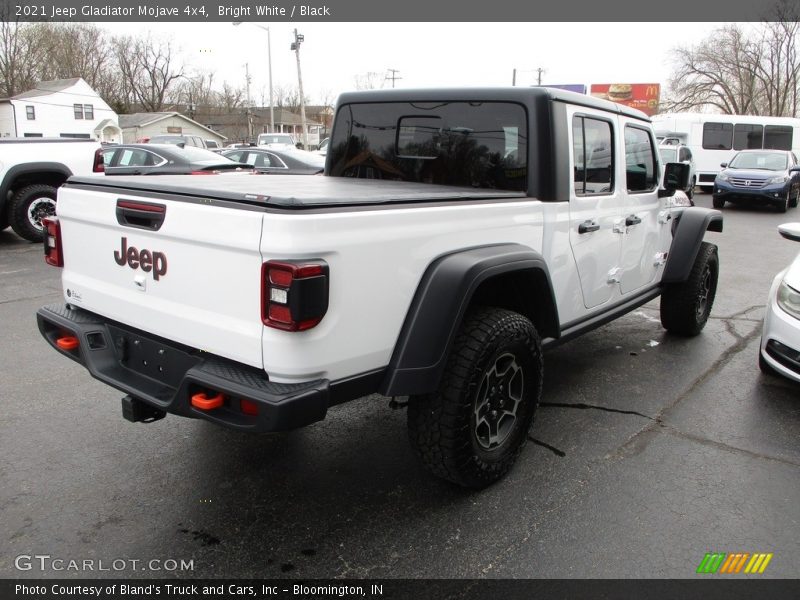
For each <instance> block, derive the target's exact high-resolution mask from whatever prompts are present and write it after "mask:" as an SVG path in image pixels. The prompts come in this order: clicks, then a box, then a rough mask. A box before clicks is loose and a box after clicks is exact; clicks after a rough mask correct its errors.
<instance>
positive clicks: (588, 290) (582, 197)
mask: <svg viewBox="0 0 800 600" xmlns="http://www.w3.org/2000/svg"><path fill="white" fill-rule="evenodd" d="M567 115H568V118H570V120H571V131H572V140H571V142H572V144H571V154H572V156H571V161H570V162H571V167H572V178H571V179H572V190H571V192H570V201H569V205H570V232H569V239H570V245H571V247H572V253H573V256H574V258H575V264H576V266H577V270H578V276H579V278H580V284H581V292H582V294H583V302H584V305H585V306H586V308H594V307H596V306H600V305H601V304H604V303H606V302H608V301H610V300H613V299H615V298H618V297H619V291H618V290H619V287H618V285H617V284H618V283H619V278H618V274H619V258H620V254H621V251H622V236H621V235H620V233H619V228H620V223H621V220H622V215H623V211H624V209H625V208H626V206H625V202H626V200H625V195H624V194H623V193H622V191H621V190H620V185H619V183H618V182H617V179H618V178H617V177H616V175H615V170H616V168H617V164H616V163H617V161H616V160H615V137H616V132H615V128H616V119H613V118H610V117H609V115H608V114H607V113H602V112H600V111H597V112H596V113H594V112H593V111H591V109H585V108H583V107H580V108H579V107H568V112H567ZM622 185H624V182H623V183H622ZM623 189H624V188H623Z"/></svg>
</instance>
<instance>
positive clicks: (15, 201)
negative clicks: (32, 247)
mask: <svg viewBox="0 0 800 600" xmlns="http://www.w3.org/2000/svg"><path fill="white" fill-rule="evenodd" d="M55 214H56V188H54V187H52V186H50V185H41V184H37V185H29V186H27V187H24V188H22V189H21V190H19V191H18V192H17V193H16V194H14V196H13V197H12V198H11V204H10V206H9V216H10V219H9V221H10V222H11V227H12V229H14V231H15V232H16V234H17V235H19V236H20V237H23V238H25V239H26V240H29V241H31V242H41V241H42V237H43V236H42V219H43V218H44V217H50V216H53V215H55Z"/></svg>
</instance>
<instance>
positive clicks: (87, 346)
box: [36, 304, 330, 433]
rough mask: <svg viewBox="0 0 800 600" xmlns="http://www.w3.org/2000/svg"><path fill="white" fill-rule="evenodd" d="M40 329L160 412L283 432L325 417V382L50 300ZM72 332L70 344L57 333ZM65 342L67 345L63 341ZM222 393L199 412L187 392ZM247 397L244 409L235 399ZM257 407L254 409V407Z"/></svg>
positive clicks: (97, 375)
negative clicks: (287, 375) (272, 376)
mask: <svg viewBox="0 0 800 600" xmlns="http://www.w3.org/2000/svg"><path fill="white" fill-rule="evenodd" d="M36 320H37V322H38V325H39V331H40V332H41V334H42V336H43V337H44V338H45V339H46V340H47V342H48V343H49V344H50V345H51V346H52V347H53V348H55V349H56V350H57V351H58V352H60V353H61V354H64V355H65V356H68V357H69V358H71V359H72V360H74V361H76V362H78V363H80V364H82V365H83V366H84V367H86V369H87V370H88V371H89V373H90V374H91V375H92V377H94V378H96V379H99V380H100V381H102V382H104V383H107V384H108V385H110V386H112V387H114V388H116V389H118V390H121V391H123V392H125V393H126V394H129V395H131V396H132V397H134V398H136V399H138V400H142V401H144V402H145V403H147V404H149V405H150V406H152V407H154V408H157V409H159V410H162V411H165V412H168V413H172V414H176V415H182V416H185V417H193V418H202V419H207V420H209V421H212V422H214V423H217V424H218V425H223V426H226V427H231V428H233V429H239V430H245V431H252V432H258V433H265V432H275V431H288V430H290V429H296V428H298V427H302V426H304V425H308V424H310V423H313V422H315V421H320V420H322V419H324V418H325V415H326V413H327V410H328V405H329V403H330V402H329V400H330V398H329V396H330V394H329V388H330V385H329V382H328V380H327V379H319V380H316V381H309V382H303V383H296V384H282V383H274V382H271V381H269V378H268V377H267V375H266V374H265V373H264V372H263V371H261V370H259V369H255V368H253V367H249V366H247V365H242V364H239V363H236V362H233V361H229V360H226V359H223V358H220V357H218V356H214V355H210V354H207V353H205V352H202V351H201V350H197V349H194V348H189V347H186V346H182V345H180V344H177V343H175V342H171V341H168V340H165V339H162V338H159V337H157V336H154V335H151V334H149V333H145V332H143V331H139V330H136V329H133V328H130V327H127V326H126V325H123V324H121V323H117V322H113V321H109V320H107V319H104V318H103V317H100V316H99V315H96V314H94V313H90V312H88V311H85V310H82V309H79V308H72V307H68V306H67V305H65V304H57V305H51V306H45V307H42V308H40V309H39V310H38V311H37V313H36ZM68 336H69V337H74V338H77V341H78V344H77V347H75V348H69V347H68V348H66V349H65V348H62V347H59V345H58V344H57V340H58V339H63V338H65V337H68ZM62 345H64V346H69V345H68V344H62ZM200 393H205V394H206V395H207V396H211V395H217V394H219V393H222V394H223V395H224V403H223V405H222V406H219V407H217V408H213V409H210V410H201V409H199V408H197V407H195V406H193V405H192V401H191V398H192V396H194V395H196V394H200ZM243 400H245V401H249V402H248V405H249V406H248V407H247V408H246V410H247V412H245V411H244V410H243V407H242V401H243ZM253 404H255V405H257V407H258V410H257V414H252V413H253V412H255V411H254V410H253Z"/></svg>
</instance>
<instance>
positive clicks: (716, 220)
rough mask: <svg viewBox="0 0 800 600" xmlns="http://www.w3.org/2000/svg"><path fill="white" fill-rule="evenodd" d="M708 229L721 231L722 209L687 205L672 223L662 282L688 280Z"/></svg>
mask: <svg viewBox="0 0 800 600" xmlns="http://www.w3.org/2000/svg"><path fill="white" fill-rule="evenodd" d="M706 231H717V232H722V213H721V212H720V211H718V210H714V209H712V208H702V207H699V206H694V207H691V208H686V209H685V210H684V211H683V212H681V213H680V214H679V215H678V217H677V218H676V219H675V221H674V224H673V226H672V245H671V246H670V249H669V255H668V258H667V264H666V266H665V267H664V274H663V276H662V277H661V282H662V283H678V282H681V281H686V280H687V279H688V278H689V273H691V271H692V266H693V265H694V261H695V259H696V258H697V253H698V252H699V251H700V244H702V243H703V236H705V233H706Z"/></svg>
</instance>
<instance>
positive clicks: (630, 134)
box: [620, 121, 669, 295]
mask: <svg viewBox="0 0 800 600" xmlns="http://www.w3.org/2000/svg"><path fill="white" fill-rule="evenodd" d="M623 132H624V144H625V181H624V182H622V183H623V185H624V186H625V189H626V191H627V198H626V202H625V211H624V214H623V217H624V228H625V229H624V234H623V235H622V236H621V237H622V259H621V265H620V266H621V269H622V274H621V281H620V291H621V292H622V294H623V295H625V294H630V293H632V292H635V291H636V290H638V289H639V288H642V287H643V286H646V285H647V284H649V283H651V282H652V281H654V280H655V277H656V273H657V272H658V270H659V269H660V268H661V267H662V266H663V264H664V261H665V256H663V254H662V253H663V252H666V248H665V244H668V243H669V239H668V236H667V235H666V233H667V232H666V229H665V228H666V227H668V221H667V219H666V212H665V213H663V214H662V213H661V212H660V208H661V199H659V197H658V179H659V169H658V161H657V159H656V146H655V141H654V140H653V137H652V134H651V132H650V129H649V128H648V127H646V126H645V125H644V124H642V125H639V124H638V123H636V122H635V121H628V122H626V123H625V124H624V127H623Z"/></svg>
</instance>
